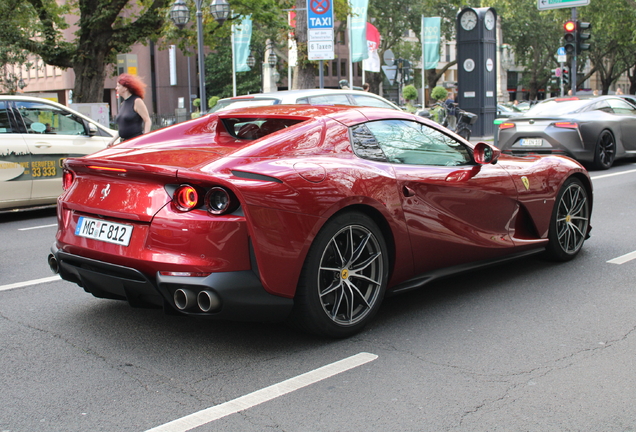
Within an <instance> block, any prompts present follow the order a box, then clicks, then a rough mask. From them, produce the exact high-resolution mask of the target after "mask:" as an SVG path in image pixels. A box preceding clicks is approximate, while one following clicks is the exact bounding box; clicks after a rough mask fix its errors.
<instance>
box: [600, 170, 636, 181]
mask: <svg viewBox="0 0 636 432" xmlns="http://www.w3.org/2000/svg"><path fill="white" fill-rule="evenodd" d="M633 172H636V169H633V170H629V171H621V172H617V173H612V174H603V175H600V176H594V177H592V176H590V178H591V179H592V180H598V179H602V178H606V177H614V176H618V175H623V174H630V173H633Z"/></svg>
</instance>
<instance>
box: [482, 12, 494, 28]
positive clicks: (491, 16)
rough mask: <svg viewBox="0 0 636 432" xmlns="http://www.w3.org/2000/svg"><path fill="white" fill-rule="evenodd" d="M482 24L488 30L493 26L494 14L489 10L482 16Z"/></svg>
mask: <svg viewBox="0 0 636 432" xmlns="http://www.w3.org/2000/svg"><path fill="white" fill-rule="evenodd" d="M484 25H485V26H486V29H488V30H492V29H494V28H495V14H494V13H492V11H490V10H489V11H488V12H486V16H485V17H484Z"/></svg>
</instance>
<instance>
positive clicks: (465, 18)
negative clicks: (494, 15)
mask: <svg viewBox="0 0 636 432" xmlns="http://www.w3.org/2000/svg"><path fill="white" fill-rule="evenodd" d="M459 23H460V24H461V26H462V28H463V29H464V30H468V31H470V30H472V29H474V28H475V26H476V25H477V14H476V13H475V11H472V10H469V11H467V12H465V13H464V15H462V17H461V18H460V20H459Z"/></svg>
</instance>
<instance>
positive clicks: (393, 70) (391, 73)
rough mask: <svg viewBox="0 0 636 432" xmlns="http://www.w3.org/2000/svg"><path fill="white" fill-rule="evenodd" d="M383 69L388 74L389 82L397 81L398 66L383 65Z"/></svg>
mask: <svg viewBox="0 0 636 432" xmlns="http://www.w3.org/2000/svg"><path fill="white" fill-rule="evenodd" d="M382 70H383V71H384V75H386V77H387V79H388V80H389V83H390V84H391V85H393V84H394V83H395V78H396V77H397V71H398V67H397V66H386V65H384V66H382Z"/></svg>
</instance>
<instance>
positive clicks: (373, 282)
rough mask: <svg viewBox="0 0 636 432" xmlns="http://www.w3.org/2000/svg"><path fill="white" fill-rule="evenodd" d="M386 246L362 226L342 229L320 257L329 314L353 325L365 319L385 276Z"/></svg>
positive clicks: (320, 286) (321, 288)
mask: <svg viewBox="0 0 636 432" xmlns="http://www.w3.org/2000/svg"><path fill="white" fill-rule="evenodd" d="M383 263H384V260H383V258H382V249H381V247H380V244H379V242H378V239H377V238H376V237H375V236H374V234H373V233H372V232H371V231H370V230H369V229H367V228H366V227H364V226H362V225H349V226H346V227H344V228H342V229H341V230H339V231H338V232H337V233H336V234H335V235H334V236H333V237H332V238H331V240H330V241H329V242H328V243H327V246H326V248H325V250H324V251H323V253H322V257H321V259H320V267H319V271H318V291H319V293H318V294H319V298H320V303H321V304H322V308H323V310H324V312H325V313H326V314H327V316H328V317H329V318H330V319H331V320H332V321H333V322H334V323H336V324H339V325H342V326H351V325H354V324H356V323H358V322H360V321H361V320H363V319H364V318H365V317H366V316H367V314H369V312H370V311H371V310H372V308H373V306H374V305H375V303H376V302H377V301H378V298H379V294H380V292H381V286H382V281H383V279H384V272H385V271H386V269H385V268H384V264H383Z"/></svg>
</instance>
